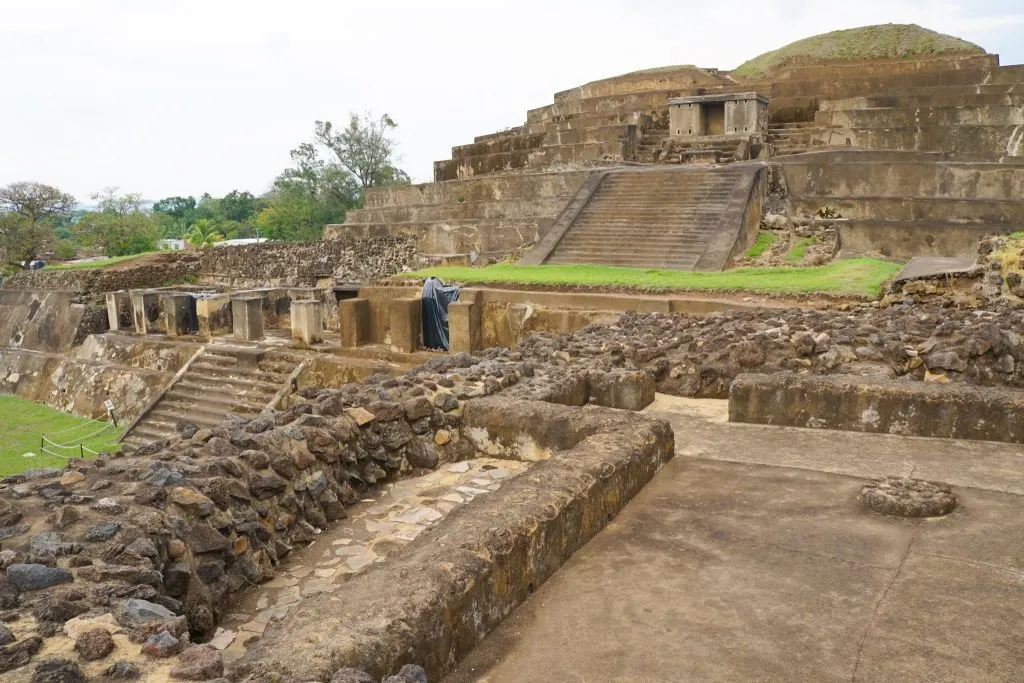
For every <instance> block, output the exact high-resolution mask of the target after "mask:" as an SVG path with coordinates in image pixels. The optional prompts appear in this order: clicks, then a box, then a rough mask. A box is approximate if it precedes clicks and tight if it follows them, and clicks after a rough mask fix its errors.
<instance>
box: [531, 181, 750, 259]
mask: <svg viewBox="0 0 1024 683" xmlns="http://www.w3.org/2000/svg"><path fill="white" fill-rule="evenodd" d="M744 177H745V175H744V172H743V171H729V172H722V171H716V170H710V169H708V170H701V171H697V170H694V171H689V170H687V171H681V170H674V169H673V170H667V169H666V170H659V171H638V172H612V173H609V174H608V175H607V176H606V177H605V178H604V180H603V181H602V182H601V184H600V185H599V186H598V187H597V190H596V191H595V192H594V194H593V195H592V196H591V198H590V200H589V202H588V203H587V204H586V206H585V207H584V208H583V210H581V211H580V212H579V214H578V215H577V216H576V219H575V220H574V221H573V224H572V225H571V226H570V228H569V230H568V232H567V233H566V234H565V235H564V236H563V237H562V240H561V241H560V243H559V244H558V245H557V246H556V247H555V248H554V250H553V251H552V253H551V254H550V255H549V257H548V259H547V262H548V263H559V264H567V263H598V264H605V265H622V266H631V267H659V268H675V269H681V270H686V269H693V268H694V267H695V266H696V264H697V263H698V262H699V261H701V259H702V257H703V256H704V255H705V253H706V251H707V247H708V244H709V241H710V240H711V239H712V238H713V237H714V236H716V235H718V234H721V232H722V229H723V228H722V226H721V221H722V217H723V214H724V212H725V211H726V209H727V207H728V206H729V201H730V199H731V198H732V196H733V194H734V192H735V186H736V183H737V182H739V181H740V180H741V179H743V178H744ZM734 227H735V226H734Z"/></svg>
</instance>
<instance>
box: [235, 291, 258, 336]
mask: <svg viewBox="0 0 1024 683" xmlns="http://www.w3.org/2000/svg"><path fill="white" fill-rule="evenodd" d="M231 320H232V331H233V333H234V335H235V339H237V340H238V341H258V340H260V339H263V297H262V296H259V295H244V296H237V297H232V298H231Z"/></svg>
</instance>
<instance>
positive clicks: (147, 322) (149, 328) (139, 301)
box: [130, 289, 160, 334]
mask: <svg viewBox="0 0 1024 683" xmlns="http://www.w3.org/2000/svg"><path fill="white" fill-rule="evenodd" d="M130 296H131V300H132V320H133V322H134V323H135V331H136V332H137V333H139V334H148V333H151V332H157V331H159V327H158V325H157V324H156V323H157V320H158V319H159V318H160V300H159V295H158V294H157V293H156V292H153V291H150V290H138V289H136V290H132V291H131V292H130Z"/></svg>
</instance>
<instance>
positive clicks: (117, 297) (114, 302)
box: [107, 289, 133, 332]
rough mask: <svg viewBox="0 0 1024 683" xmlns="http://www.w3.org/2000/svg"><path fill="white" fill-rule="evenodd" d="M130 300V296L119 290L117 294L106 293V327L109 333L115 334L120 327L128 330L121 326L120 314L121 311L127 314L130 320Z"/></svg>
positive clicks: (126, 327)
mask: <svg viewBox="0 0 1024 683" xmlns="http://www.w3.org/2000/svg"><path fill="white" fill-rule="evenodd" d="M131 310H132V300H131V296H130V295H129V294H128V292H126V291H125V290H123V289H122V290H119V291H117V292H107V326H108V327H109V328H110V331H111V332H117V331H118V330H120V329H121V328H122V327H124V328H125V329H128V328H130V323H129V325H128V326H125V325H122V324H121V313H122V311H127V312H128V317H129V318H132V317H133V315H132V313H131Z"/></svg>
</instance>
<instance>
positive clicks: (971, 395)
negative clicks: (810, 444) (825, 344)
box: [729, 374, 1024, 443]
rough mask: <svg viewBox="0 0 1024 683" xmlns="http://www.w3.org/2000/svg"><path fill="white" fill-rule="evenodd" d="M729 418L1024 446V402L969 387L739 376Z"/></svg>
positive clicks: (1010, 393) (1011, 393)
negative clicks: (1000, 442) (1022, 444)
mask: <svg viewBox="0 0 1024 683" xmlns="http://www.w3.org/2000/svg"><path fill="white" fill-rule="evenodd" d="M729 420H730V421H732V422H750V423H758V424H771V425H785V426H790V427H817V428H822V429H840V430H845V431H854V432H875V433H882V434H901V435H907V436H933V437H943V438H949V439H973V440H981V441H1004V442H1007V443H1024V396H1022V395H1021V393H1020V392H1019V391H1015V390H1011V389H1002V388H992V387H977V386H970V385H966V384H955V385H954V384H939V383H932V382H905V381H904V382H897V381H890V380H876V379H870V380H865V379H864V378H862V377H847V376H842V375H833V376H824V377H822V376H797V375H785V374H780V375H740V376H739V377H737V378H736V379H735V380H734V381H733V383H732V386H731V387H730V389H729Z"/></svg>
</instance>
